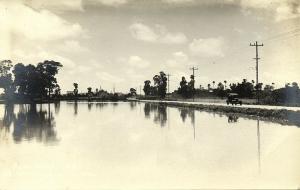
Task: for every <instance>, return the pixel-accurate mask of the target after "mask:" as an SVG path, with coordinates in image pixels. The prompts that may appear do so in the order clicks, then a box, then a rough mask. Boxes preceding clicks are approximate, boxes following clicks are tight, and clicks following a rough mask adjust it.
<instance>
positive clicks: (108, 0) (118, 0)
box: [93, 0, 128, 6]
mask: <svg viewBox="0 0 300 190" xmlns="http://www.w3.org/2000/svg"><path fill="white" fill-rule="evenodd" d="M93 1H94V2H99V3H101V4H103V5H107V6H119V5H123V4H126V3H127V2H128V1H127V0H93Z"/></svg>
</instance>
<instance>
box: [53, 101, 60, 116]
mask: <svg viewBox="0 0 300 190" xmlns="http://www.w3.org/2000/svg"><path fill="white" fill-rule="evenodd" d="M59 110H60V102H59V101H58V102H54V111H55V114H59Z"/></svg>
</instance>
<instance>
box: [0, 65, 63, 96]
mask: <svg viewBox="0 0 300 190" xmlns="http://www.w3.org/2000/svg"><path fill="white" fill-rule="evenodd" d="M62 66H63V65H62V64H61V63H60V62H56V61H53V60H51V61H49V60H45V61H44V62H40V63H38V64H37V65H32V64H28V65H24V64H23V63H17V64H16V65H13V64H12V62H11V61H10V60H3V61H1V62H0V88H2V89H4V98H5V100H7V101H10V100H16V99H18V100H24V99H29V100H34V99H36V98H40V99H42V98H50V96H51V95H59V94H60V92H61V90H60V86H59V84H58V83H57V79H56V75H57V74H58V71H59V69H60V68H61V67H62Z"/></svg>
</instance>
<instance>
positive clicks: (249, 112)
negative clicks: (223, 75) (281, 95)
mask: <svg viewBox="0 0 300 190" xmlns="http://www.w3.org/2000/svg"><path fill="white" fill-rule="evenodd" d="M141 102H149V103H155V104H161V105H167V106H172V107H180V108H192V109H196V110H200V111H208V112H218V113H224V114H239V115H246V116H250V117H260V118H262V119H263V118H265V119H267V120H271V121H276V122H279V123H282V124H289V125H296V126H298V127H300V111H292V110H287V109H263V108H249V107H242V106H238V107H237V106H220V105H204V104H200V103H193V102H176V101H153V100H141Z"/></svg>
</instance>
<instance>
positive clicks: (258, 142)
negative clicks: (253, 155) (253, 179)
mask: <svg viewBox="0 0 300 190" xmlns="http://www.w3.org/2000/svg"><path fill="white" fill-rule="evenodd" d="M257 162H258V172H259V173H261V152H260V126H259V117H257Z"/></svg>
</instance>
